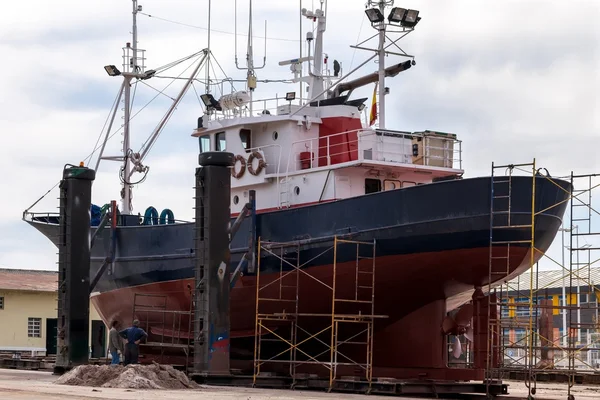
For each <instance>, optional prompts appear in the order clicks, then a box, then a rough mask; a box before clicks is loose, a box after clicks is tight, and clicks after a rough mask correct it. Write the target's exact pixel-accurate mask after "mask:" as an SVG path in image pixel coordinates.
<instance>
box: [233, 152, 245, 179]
mask: <svg viewBox="0 0 600 400" xmlns="http://www.w3.org/2000/svg"><path fill="white" fill-rule="evenodd" d="M238 161H239V162H240V164H241V166H242V167H241V168H240V170H239V172H235V165H236V164H237V162H238ZM244 172H246V159H245V158H244V157H242V156H241V155H239V154H238V155H236V156H235V157H234V159H233V168H231V176H233V177H234V178H235V179H240V178H241V177H242V176H243V175H244Z"/></svg>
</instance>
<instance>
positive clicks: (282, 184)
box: [279, 176, 290, 208]
mask: <svg viewBox="0 0 600 400" xmlns="http://www.w3.org/2000/svg"><path fill="white" fill-rule="evenodd" d="M289 207H290V178H289V177H287V176H286V177H285V178H283V179H281V180H280V181H279V208H289Z"/></svg>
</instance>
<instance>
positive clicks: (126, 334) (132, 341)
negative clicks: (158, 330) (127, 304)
mask: <svg viewBox="0 0 600 400" xmlns="http://www.w3.org/2000/svg"><path fill="white" fill-rule="evenodd" d="M119 335H121V337H123V338H124V339H127V343H125V360H124V361H123V365H129V364H138V363H139V362H138V356H139V354H140V350H139V345H140V341H141V340H142V339H144V338H146V337H148V334H147V333H146V332H145V331H144V330H143V329H142V328H140V321H138V320H137V319H134V320H133V326H132V327H130V328H127V329H123V330H122V331H121V332H119Z"/></svg>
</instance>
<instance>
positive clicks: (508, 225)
mask: <svg viewBox="0 0 600 400" xmlns="http://www.w3.org/2000/svg"><path fill="white" fill-rule="evenodd" d="M499 170H504V171H505V172H504V175H500V174H499V173H498V172H499ZM528 170H530V171H531V179H532V181H531V200H530V201H531V210H530V218H529V216H527V215H523V214H524V213H523V211H521V212H519V213H518V214H517V213H516V212H514V211H513V200H514V199H513V180H514V175H513V174H514V172H515V171H524V172H528ZM521 177H522V176H521ZM535 177H536V167H535V159H534V160H533V162H532V163H528V164H509V165H494V164H493V163H492V174H491V178H490V243H489V274H488V293H489V294H491V293H492V289H493V287H492V284H493V283H494V282H498V281H499V280H500V279H502V278H503V277H506V276H507V275H509V274H510V273H511V265H513V266H515V267H516V265H514V264H516V263H519V262H521V260H520V259H519V258H518V257H517V259H515V258H514V251H515V250H517V249H519V248H520V249H523V248H524V247H528V248H529V254H528V257H529V271H530V273H531V272H532V269H533V266H534V261H535V258H534V255H535V231H534V229H535V179H536V178H535ZM514 236H517V238H516V239H514V238H513V237H514ZM511 258H512V261H511ZM531 276H533V274H532V275H531ZM531 281H532V279H531ZM505 284H506V285H507V288H506V290H505V291H504V293H502V292H503V290H502V289H501V292H500V295H499V297H498V298H497V301H496V304H495V306H497V307H499V308H500V310H498V313H497V317H496V318H491V310H488V351H489V354H488V357H487V374H488V375H489V376H488V380H489V379H493V376H491V375H490V374H493V373H492V371H493V370H494V369H497V368H502V367H503V364H504V359H505V350H506V349H505V340H504V337H503V336H504V335H505V334H506V330H505V327H504V326H503V325H502V315H503V312H502V308H503V307H508V310H509V314H510V309H511V307H517V306H516V305H513V304H510V302H509V301H504V299H503V298H502V296H503V295H505V293H508V291H509V290H510V288H508V282H505ZM529 297H530V298H529V318H528V322H529V323H528V325H529V326H528V328H527V332H528V336H529V337H528V341H527V343H528V349H526V350H525V354H524V357H523V359H524V361H525V363H526V364H527V366H526V367H527V370H528V373H527V374H526V379H525V384H526V386H527V387H528V388H529V391H530V394H531V389H532V384H535V372H534V371H533V368H534V362H535V361H534V359H535V354H534V348H533V341H534V337H535V335H536V334H537V332H534V331H535V330H536V327H535V326H534V320H533V304H532V302H533V286H532V282H530V290H529ZM491 305H492V304H490V306H491ZM494 334H496V335H499V340H498V341H497V343H498V344H496V345H493V344H492V345H490V343H494V338H493V335H494ZM496 352H497V354H498V363H499V365H492V360H493V359H494V357H493V354H496Z"/></svg>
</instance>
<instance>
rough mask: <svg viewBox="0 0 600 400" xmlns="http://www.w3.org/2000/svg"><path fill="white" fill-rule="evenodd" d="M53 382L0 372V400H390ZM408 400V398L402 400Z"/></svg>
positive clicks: (588, 391)
mask: <svg viewBox="0 0 600 400" xmlns="http://www.w3.org/2000/svg"><path fill="white" fill-rule="evenodd" d="M56 379H57V377H56V376H54V375H52V374H51V373H50V372H40V371H19V370H11V369H0V399H3V400H17V399H18V400H37V399H40V400H70V399H119V400H128V399H135V400H139V399H140V398H145V399H150V398H152V399H165V400H168V399H173V400H175V399H177V400H186V399H211V400H212V399H214V400H228V399H235V400H262V399H264V400H294V399H303V400H319V399H342V398H343V399H349V400H353V399H368V400H371V399H373V400H383V399H387V400H389V399H391V398H393V397H381V396H361V395H347V394H341V393H332V394H327V393H321V392H313V391H310V392H302V391H289V390H266V389H246V388H223V387H214V386H203V387H202V388H201V389H198V390H131V389H105V388H102V389H95V388H91V387H78V386H64V385H56V384H54V383H53V382H54V381H55V380H56ZM507 383H509V384H510V387H509V392H510V395H508V396H500V397H498V399H506V400H509V399H511V400H513V399H524V398H526V396H527V390H526V389H525V386H524V385H523V384H522V383H520V382H507ZM572 393H573V394H574V395H575V399H576V400H580V399H585V400H587V399H600V386H598V387H592V386H576V387H575V388H574V389H573V390H572ZM402 398H403V399H405V400H409V399H411V398H409V397H402ZM469 398H470V399H484V398H485V397H484V396H470V397H469ZM535 399H536V400H559V399H560V400H566V399H567V388H566V386H565V385H564V384H548V383H544V384H539V385H538V388H537V394H536V396H535Z"/></svg>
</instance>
